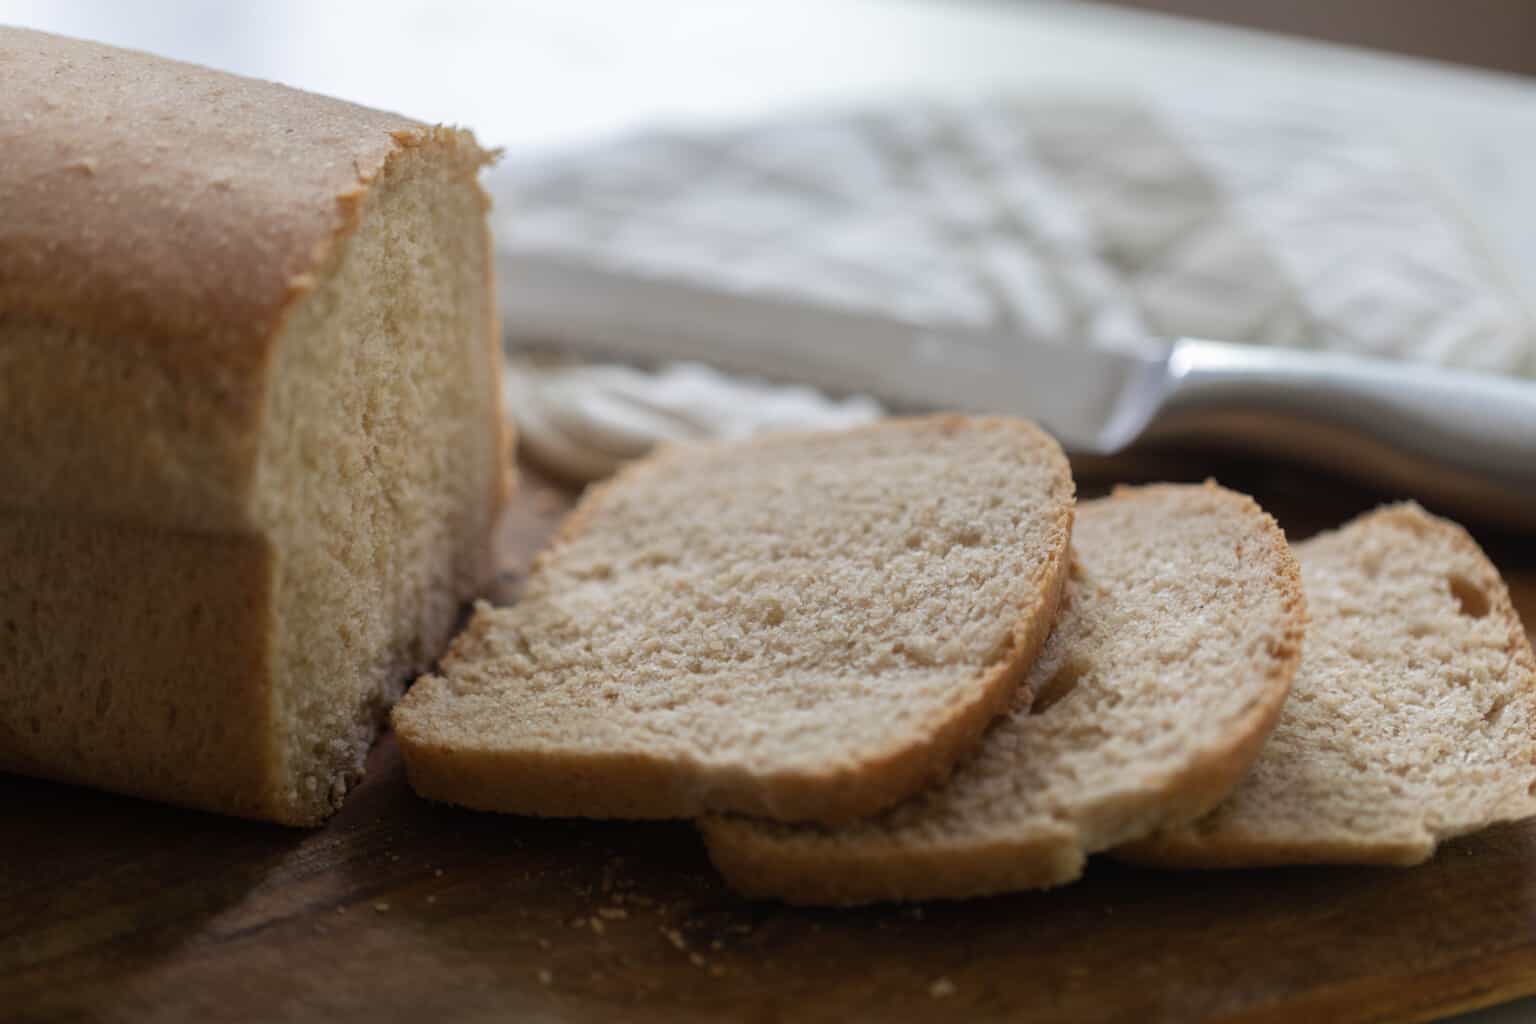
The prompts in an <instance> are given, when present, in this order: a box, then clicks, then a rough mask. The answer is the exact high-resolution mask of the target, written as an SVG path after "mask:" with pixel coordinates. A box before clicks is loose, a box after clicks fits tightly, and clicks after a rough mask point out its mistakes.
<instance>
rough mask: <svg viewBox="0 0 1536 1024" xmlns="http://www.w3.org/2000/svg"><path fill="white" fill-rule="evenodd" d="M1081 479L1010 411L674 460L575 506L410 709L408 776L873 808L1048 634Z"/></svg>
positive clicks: (966, 726)
mask: <svg viewBox="0 0 1536 1024" xmlns="http://www.w3.org/2000/svg"><path fill="white" fill-rule="evenodd" d="M1073 503H1074V491H1073V484H1072V478H1071V473H1070V471H1069V469H1068V466H1067V463H1066V459H1065V457H1064V456H1063V455H1062V453H1061V449H1060V448H1059V447H1058V446H1057V444H1056V442H1055V441H1053V440H1052V439H1051V438H1050V437H1049V436H1048V435H1046V434H1045V433H1043V432H1042V431H1040V430H1039V429H1038V428H1036V427H1035V426H1033V425H1031V424H1028V423H1025V422H1022V421H1018V420H1009V419H969V418H963V417H934V418H921V419H910V420H889V421H885V422H883V423H879V424H876V425H873V426H869V427H864V428H859V429H855V430H850V431H839V432H819V433H804V434H785V435H778V436H774V437H769V438H763V439H757V440H750V441H738V442H725V443H714V444H707V445H688V446H680V447H674V448H670V449H665V450H663V451H662V452H660V453H658V454H657V455H655V456H652V457H650V458H648V459H646V460H643V461H641V462H639V463H636V464H634V465H633V466H632V467H630V468H628V469H626V470H624V471H622V472H621V473H620V474H619V475H618V476H617V477H616V478H615V479H613V480H611V481H610V482H609V483H607V484H605V485H602V486H599V487H597V488H595V489H593V490H591V491H589V492H588V494H587V495H586V496H585V497H584V498H583V500H582V501H581V502H580V504H579V505H578V507H577V509H576V510H575V511H574V512H573V513H572V515H571V517H570V518H569V519H568V520H567V523H566V524H565V525H564V526H563V527H562V530H561V532H560V534H559V535H558V537H557V538H556V540H555V541H554V543H553V545H552V546H551V547H550V548H549V549H548V550H547V551H545V552H544V553H543V554H542V555H541V556H540V557H539V559H538V560H537V561H536V563H535V566H534V568H533V569H532V571H531V574H530V578H529V580H528V584H527V589H526V592H525V595H524V597H523V599H522V601H521V602H520V603H518V604H517V605H515V606H513V607H510V608H499V609H493V608H490V607H485V606H482V607H480V608H479V609H477V611H476V613H475V615H474V618H473V619H472V621H471V622H470V624H469V626H468V627H467V629H466V630H465V632H464V633H463V634H462V635H461V636H460V637H459V638H458V639H457V640H456V642H455V643H454V645H453V647H452V649H451V651H450V653H449V655H448V656H447V658H446V659H445V660H444V662H443V664H442V666H441V669H440V672H439V674H437V675H434V676H428V677H425V678H423V679H421V680H419V681H418V682H417V683H416V684H415V686H414V687H413V688H412V689H411V691H410V692H409V694H408V695H407V696H406V698H405V700H404V701H403V702H402V703H401V704H400V705H399V707H398V708H397V710H396V711H395V715H394V722H395V728H396V730H397V732H398V734H399V738H400V744H401V748H402V750H403V752H404V755H405V762H406V768H407V771H408V773H409V777H410V780H411V783H412V785H413V786H414V787H415V789H416V790H417V792H418V793H420V794H422V795H423V796H426V797H430V798H432V799H436V800H443V801H447V802H451V803H456V804H462V805H465V806H468V807H475V808H481V809H486V810H495V811H506V812H512V813H520V814H535V815H552V816H586V817H620V818H662V817H694V816H697V815H699V814H702V813H704V812H707V811H719V810H733V811H742V812H749V813H752V814H756V815H762V816H766V817H773V818H779V819H784V820H818V821H837V820H845V819H849V818H853V817H857V816H860V815H865V814H870V813H874V812H875V811H877V810H879V809H881V808H882V807H885V806H888V805H890V804H892V803H894V802H896V801H897V800H900V799H901V798H903V797H905V796H907V795H909V794H911V793H913V792H916V791H918V790H919V789H921V788H923V787H924V786H925V785H928V784H930V783H932V782H934V781H935V780H937V779H940V778H942V777H944V776H945V775H947V774H948V772H949V771H950V769H951V768H952V767H953V765H954V763H955V761H956V760H957V759H958V758H959V757H960V756H961V755H962V754H963V753H964V752H966V751H967V750H969V749H971V748H972V747H974V746H975V744H976V743H977V741H978V740H979V738H980V735H981V733H982V731H983V730H984V729H985V727H986V725H987V723H988V722H990V721H991V720H992V719H993V718H994V717H995V716H996V715H998V714H999V713H1001V712H1002V711H1003V709H1004V708H1005V707H1007V705H1008V702H1009V700H1010V699H1011V698H1012V696H1013V694H1014V692H1015V691H1016V690H1017V689H1018V686H1019V684H1020V682H1021V681H1022V679H1023V677H1024V673H1025V672H1026V671H1027V670H1028V668H1029V665H1030V663H1031V662H1032V661H1033V660H1034V657H1035V655H1036V653H1037V652H1038V650H1039V648H1040V645H1041V643H1042V642H1043V641H1044V638H1045V636H1046V634H1047V633H1048V632H1049V631H1050V625H1051V622H1052V621H1053V620H1054V618H1055V614H1056V607H1057V604H1058V601H1059V599H1060V593H1061V587H1062V583H1063V581H1064V580H1065V578H1066V574H1067V567H1068V554H1067V553H1068V548H1069V544H1070V535H1071V527H1072V514H1073Z"/></svg>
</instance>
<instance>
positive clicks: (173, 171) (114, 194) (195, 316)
mask: <svg viewBox="0 0 1536 1024" xmlns="http://www.w3.org/2000/svg"><path fill="white" fill-rule="evenodd" d="M0 66H4V67H5V92H6V98H5V103H4V104H0V148H3V149H4V151H5V161H4V164H3V169H0V317H3V325H4V330H0V436H3V437H5V438H6V439H7V449H8V450H7V452H6V456H5V458H4V459H0V507H11V508H61V509H68V510H69V511H70V513H71V514H80V513H93V514H96V515H100V516H106V517H113V518H124V519H132V520H136V521H140V522H144V523H149V524H153V525H156V526H174V527H178V528H187V529H197V530H209V531H215V530H218V531H223V530H239V531H243V532H259V529H260V524H259V523H257V522H256V521H255V516H254V510H253V503H252V495H253V493H254V490H255V487H256V485H257V482H256V479H255V477H256V466H257V462H258V453H259V448H260V439H261V430H262V424H263V417H264V413H265V404H266V395H267V389H268V383H269V381H268V377H269V374H268V369H269V367H270V364H271V362H272V357H273V348H274V343H275V340H276V339H277V337H278V336H279V335H280V333H281V330H282V327H283V323H284V320H285V318H286V317H287V315H288V313H289V312H290V310H291V309H292V308H293V306H294V305H295V303H297V302H298V301H299V300H300V299H301V298H303V297H304V296H305V295H306V294H308V293H309V292H310V290H311V289H312V288H313V287H314V286H315V283H316V281H317V280H318V279H320V278H321V277H322V276H323V275H324V273H325V272H326V271H327V270H328V269H329V268H330V266H331V265H332V264H333V263H334V261H335V259H336V258H337V257H338V255H339V246H340V244H341V242H342V241H343V240H344V239H345V238H346V237H347V236H348V235H349V234H350V233H351V232H352V231H353V230H354V229H355V228H356V227H357V224H358V220H359V217H360V215H361V211H362V208H363V204H364V201H365V200H366V198H367V196H368V193H369V189H370V186H371V184H372V183H373V181H374V180H375V179H376V178H377V177H378V175H379V174H380V172H381V171H382V169H383V168H384V166H385V164H386V163H387V162H388V161H389V160H390V159H391V158H392V157H394V156H395V155H396V154H398V153H400V152H402V151H404V150H407V149H411V148H415V147H421V146H426V147H432V148H434V149H437V150H440V151H441V153H442V155H443V156H444V158H446V159H449V160H451V161H453V162H455V163H456V164H458V165H459V166H460V167H461V169H462V172H463V174H464V177H465V180H466V182H469V183H471V184H473V183H474V182H475V177H476V174H477V172H478V170H479V169H480V167H482V166H483V165H484V164H485V162H486V161H487V160H488V159H489V157H488V155H487V154H486V153H485V152H484V151H482V150H481V149H480V148H479V147H478V146H477V145H476V144H475V143H474V140H473V139H472V138H471V137H470V136H469V135H468V133H466V132H459V131H454V130H450V129H444V128H432V127H428V126H426V125H423V124H421V123H420V122H417V121H412V120H410V119H409V118H406V117H402V116H400V115H397V114H390V113H385V112H383V111H377V110H371V109H368V108H366V107H359V106H355V105H353V104H350V103H344V102H342V101H340V100H334V99H329V98H326V97H323V96H316V95H313V94H310V93H305V92H300V91H298V90H296V89H290V88H287V87H285V86H281V85H276V84H274V83H270V82H262V81H256V80H253V79H247V78H240V77H238V76H234V75H228V74H224V73H221V72H218V71H213V70H210V69H207V68H201V67H197V66H195V65H191V64H182V63H179V62H176V61H170V60H164V59H161V58H158V57H151V56H149V55H146V54H139V53H134V52H131V51H125V50H119V49H116V48H114V47H109V46H103V45H100V44H97V43H89V42H83V41H80V40H74V39H67V38H63V37H60V36H54V35H49V34H46V33H41V32H33V31H29V30H25V29H17V28H8V27H0ZM473 187H475V188H476V189H478V188H479V186H478V184H473ZM482 200H483V201H486V202H487V203H488V200H484V196H483V193H482ZM493 322H494V321H493ZM39 338H41V339H44V340H45V341H46V344H38V343H36V339H39ZM487 342H488V346H494V344H495V339H494V338H488V339H487Z"/></svg>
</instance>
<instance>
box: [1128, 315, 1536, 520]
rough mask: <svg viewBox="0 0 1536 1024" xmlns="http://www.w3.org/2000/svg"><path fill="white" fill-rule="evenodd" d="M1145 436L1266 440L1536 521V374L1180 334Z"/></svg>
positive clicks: (1467, 509)
mask: <svg viewBox="0 0 1536 1024" xmlns="http://www.w3.org/2000/svg"><path fill="white" fill-rule="evenodd" d="M1165 389H1166V390H1165V392H1164V399H1163V402H1162V406H1161V409H1160V410H1159V413H1158V415H1157V416H1156V418H1155V419H1154V421H1153V423H1152V424H1151V426H1150V428H1149V430H1148V432H1147V433H1146V434H1145V435H1144V437H1145V439H1147V440H1158V441H1175V442H1178V441H1200V442H1203V443H1212V442H1214V443H1218V444H1223V445H1232V446H1239V447H1242V448H1244V449H1251V448H1254V447H1260V448H1262V449H1264V450H1266V451H1267V452H1270V453H1273V454H1279V455H1284V456H1289V457H1291V458H1295V459H1299V460H1302V461H1306V462H1311V463H1315V464H1322V465H1324V466H1327V467H1329V468H1332V469H1336V470H1342V471H1344V472H1347V473H1349V474H1350V475H1360V476H1365V477H1369V478H1371V479H1373V480H1374V481H1375V482H1376V483H1378V484H1380V485H1383V486H1385V487H1386V488H1387V489H1389V490H1397V491H1401V492H1402V493H1404V494H1413V495H1423V496H1424V497H1425V498H1426V499H1427V500H1429V501H1432V502H1437V503H1439V504H1442V505H1445V506H1447V507H1448V508H1449V509H1451V510H1453V511H1457V512H1460V513H1462V514H1465V515H1468V516H1470V517H1474V518H1481V519H1484V520H1494V521H1497V522H1500V523H1502V524H1504V525H1508V526H1514V527H1517V528H1523V529H1529V528H1531V527H1532V526H1536V382H1531V381H1524V380H1514V379H1509V378H1504V377H1496V376H1493V375H1490V374H1482V373H1475V372H1470V371H1458V370H1446V369H1441V368H1438V367H1437V368H1435V369H1433V370H1432V371H1431V370H1428V369H1426V368H1423V367H1418V366H1413V365H1410V364H1403V363H1390V362H1386V361H1383V360H1375V359H1365V358H1360V357H1356V356H1348V355H1342V354H1334V353H1318V352H1302V353H1292V352H1287V351H1285V350H1283V349H1271V348H1256V347H1248V346H1238V345H1231V344H1226V343H1222V342H1211V341H1200V340H1196V339H1192V338H1180V339H1178V340H1177V341H1175V342H1174V343H1173V347H1172V350H1171V353H1170V356H1169V359H1168V364H1167V376H1166V378H1165Z"/></svg>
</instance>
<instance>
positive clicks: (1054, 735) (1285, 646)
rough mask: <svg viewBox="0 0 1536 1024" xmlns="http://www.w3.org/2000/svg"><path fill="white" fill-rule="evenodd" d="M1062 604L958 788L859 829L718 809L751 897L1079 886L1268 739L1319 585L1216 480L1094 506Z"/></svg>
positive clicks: (866, 896) (719, 842)
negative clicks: (1307, 595) (1105, 853)
mask: <svg viewBox="0 0 1536 1024" xmlns="http://www.w3.org/2000/svg"><path fill="white" fill-rule="evenodd" d="M1074 537H1075V539H1074V541H1073V547H1074V550H1075V552H1076V558H1075V561H1074V564H1073V569H1072V575H1071V579H1070V580H1069V582H1068V584H1067V591H1066V594H1065V596H1064V597H1063V600H1062V607H1061V614H1060V617H1059V619H1058V621H1057V623H1056V628H1055V630H1054V631H1053V632H1052V634H1051V638H1050V640H1049V641H1048V642H1047V644H1046V647H1045V650H1044V651H1043V652H1042V654H1041V656H1040V658H1039V660H1038V661H1037V662H1036V663H1035V666H1034V668H1033V669H1032V670H1031V671H1030V673H1029V678H1028V683H1027V687H1028V691H1033V693H1034V697H1035V699H1034V705H1033V707H1031V705H1030V702H1029V700H1028V692H1027V691H1026V693H1025V694H1023V695H1021V697H1020V699H1019V700H1018V701H1017V702H1016V704H1015V705H1014V707H1013V708H1012V709H1011V710H1010V712H1009V714H1008V715H1006V716H1005V717H1004V718H1002V719H1001V720H1000V721H999V722H998V723H997V724H996V725H995V726H994V727H993V728H992V730H991V731H990V732H988V734H987V736H986V738H985V739H984V740H983V742H982V745H981V747H980V749H979V750H978V751H977V753H976V755H975V756H974V757H972V758H970V759H968V760H966V761H965V762H963V763H962V765H961V766H960V767H959V768H958V769H957V770H956V772H955V774H954V776H953V778H951V779H950V781H949V783H948V784H947V785H945V786H942V787H939V788H935V789H931V790H929V791H928V792H926V793H923V794H920V795H919V796H918V797H917V798H915V799H912V800H909V801H907V802H905V803H902V804H900V805H898V806H897V807H895V808H892V809H891V810H889V811H887V812H885V813H884V814H882V815H880V816H879V817H876V818H872V819H869V820H866V821H860V822H855V823H853V824H850V825H848V826H845V827H841V828H834V829H828V828H819V827H812V826H785V825H780V824H776V823H772V822H762V821H755V820H751V819H747V818H742V817H738V816H712V817H708V818H706V819H704V820H703V821H702V822H701V827H702V830H703V833H704V838H705V840H706V842H707V843H708V845H709V853H710V856H711V858H712V859H713V860H714V862H715V865H716V866H717V867H718V868H719V869H720V871H721V872H722V873H723V874H724V875H725V877H726V879H727V881H729V882H730V884H731V885H732V886H733V887H735V888H736V889H738V890H740V891H742V892H743V893H745V894H747V895H750V896H759V897H772V898H777V899H782V900H786V901H789V902H791V903H805V904H855V903H869V902H876V901H881V900H914V899H939V898H962V897H968V896H978V895H983V894H987V893H994V892H1002V891H1006V890H1011V889H1027V888H1040V887H1045V886H1052V885H1060V884H1061V883H1063V882H1070V881H1072V880H1073V879H1075V878H1077V877H1078V876H1079V875H1080V874H1081V873H1082V869H1083V862H1084V859H1085V857H1086V856H1087V855H1088V854H1089V853H1092V852H1094V851H1097V850H1102V849H1106V848H1108V847H1111V846H1115V845H1117V844H1119V843H1122V842H1125V841H1126V840H1128V839H1131V838H1134V837H1137V836H1141V835H1145V834H1147V833H1148V832H1151V831H1152V830H1153V829H1155V828H1156V827H1158V826H1159V825H1162V824H1165V823H1167V822H1169V821H1182V820H1187V819H1189V818H1193V817H1196V816H1198V815H1199V814H1201V813H1204V811H1205V810H1208V809H1209V808H1210V807H1212V806H1213V805H1214V804H1215V803H1216V802H1217V801H1219V800H1220V799H1221V798H1222V797H1223V796H1224V795H1225V794H1226V793H1227V792H1228V791H1229V790H1230V789H1231V788H1232V786H1233V785H1234V784H1235V783H1236V782H1237V780H1238V779H1239V778H1240V777H1241V775H1242V772H1243V771H1244V769H1245V768H1247V766H1248V764H1249V763H1250V762H1251V761H1252V759H1253V758H1254V756H1255V755H1256V754H1257V753H1258V750H1259V747H1260V745H1261V744H1262V743H1263V741H1264V738H1265V736H1267V735H1268V734H1269V730H1270V728H1271V727H1272V726H1273V724H1274V722H1275V719H1276V717H1277V716H1278V714H1279V711H1280V707H1281V704H1282V703H1283V701H1284V700H1285V695H1286V691H1287V690H1288V689H1289V688H1290V684H1291V677H1292V674H1293V673H1294V672H1295V668H1296V664H1297V662H1298V660H1299V657H1300V644H1301V637H1302V631H1303V628H1304V621H1305V611H1304V607H1303V600H1302V593H1301V582H1300V578H1299V576H1298V574H1297V568H1296V563H1295V560H1294V559H1293V558H1292V556H1291V553H1290V550H1289V548H1288V547H1287V546H1286V543H1285V537H1284V535H1283V534H1282V533H1281V532H1280V529H1279V527H1277V526H1276V525H1275V522H1274V520H1273V519H1271V518H1270V517H1269V516H1268V515H1266V514H1265V513H1264V512H1263V511H1262V510H1261V509H1260V508H1259V507H1258V505H1256V504H1254V502H1253V501H1252V500H1251V499H1249V498H1247V497H1244V496H1242V495H1239V494H1234V493H1233V492H1231V491H1227V490H1224V489H1222V488H1219V487H1216V486H1214V485H1212V484H1206V485H1205V486H1203V487H1202V486H1175V485H1159V486H1153V487H1144V488H1136V489H1126V488H1122V489H1120V490H1117V491H1116V492H1115V494H1114V495H1113V496H1112V497H1110V498H1106V499H1103V500H1101V501H1093V502H1087V503H1085V504H1083V505H1082V506H1080V507H1079V509H1078V516H1077V524H1076V527H1075V531H1074Z"/></svg>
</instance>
